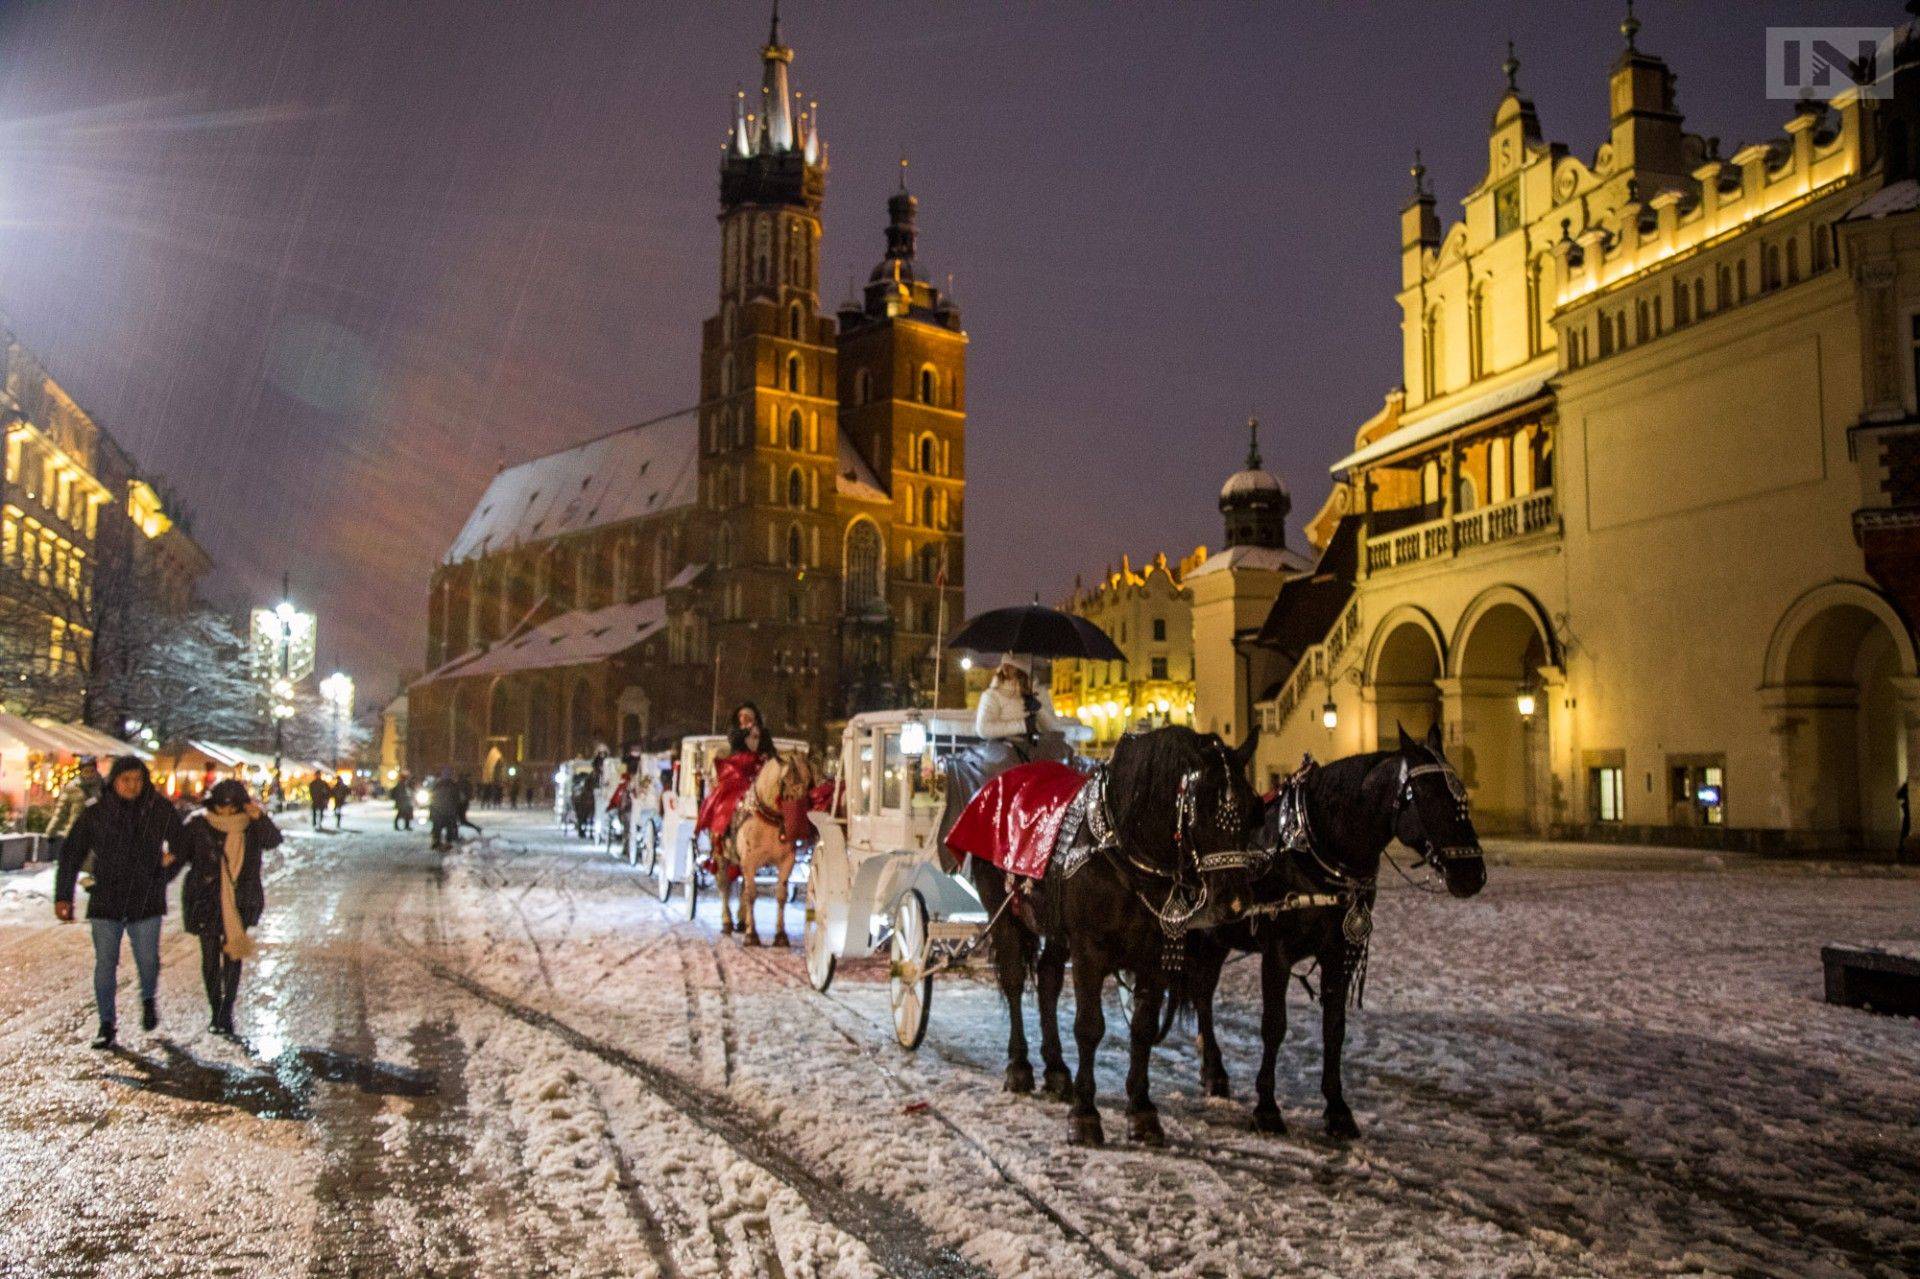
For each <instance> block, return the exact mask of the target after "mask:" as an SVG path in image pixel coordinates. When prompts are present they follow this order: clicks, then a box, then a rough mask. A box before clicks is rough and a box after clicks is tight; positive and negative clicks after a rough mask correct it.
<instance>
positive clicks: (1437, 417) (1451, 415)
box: [1328, 373, 1553, 475]
mask: <svg viewBox="0 0 1920 1279" xmlns="http://www.w3.org/2000/svg"><path fill="white" fill-rule="evenodd" d="M1552 376H1553V375H1552V374H1551V373H1540V374H1535V375H1534V376H1532V377H1524V378H1521V379H1519V380H1518V381H1515V382H1509V383H1507V384H1506V385H1505V386H1503V387H1499V388H1497V389H1495V390H1492V391H1488V392H1487V393H1486V394H1484V395H1476V396H1474V397H1473V398H1472V399H1470V400H1463V401H1461V402H1460V403H1458V404H1456V405H1454V406H1453V407H1452V408H1447V409H1441V410H1440V411H1439V412H1437V413H1435V414H1433V415H1432V416H1431V417H1423V418H1419V419H1417V420H1415V421H1412V422H1407V423H1406V425H1404V426H1402V427H1400V428H1399V429H1398V430H1395V431H1389V432H1388V433H1387V434H1385V435H1383V436H1381V437H1380V438H1379V439H1377V440H1375V441H1374V442H1373V443H1371V444H1369V445H1367V446H1366V447H1365V448H1363V449H1359V450H1356V451H1355V452H1352V453H1349V454H1347V455H1346V456H1345V457H1343V458H1341V459H1340V460H1339V461H1338V462H1335V463H1334V464H1333V465H1332V466H1331V467H1329V468H1328V469H1329V470H1331V471H1332V472H1333V473H1334V474H1335V475H1338V474H1339V473H1340V472H1342V471H1350V470H1352V469H1353V468H1354V467H1356V466H1365V465H1366V464H1367V463H1369V462H1374V461H1378V460H1379V459H1380V458H1383V457H1390V456H1392V455H1393V454H1395V453H1398V452H1399V451H1400V450H1401V449H1405V448H1411V447H1412V446H1413V445H1416V444H1424V443H1426V442H1427V441H1428V440H1433V439H1438V438H1439V437H1440V436H1442V435H1445V434H1446V433H1447V432H1449V431H1451V430H1454V429H1456V428H1458V427H1462V426H1466V425H1468V424H1469V423H1472V422H1475V421H1478V420H1479V419H1480V418H1483V417H1490V416H1492V415H1493V414H1495V413H1498V412H1500V411H1501V410H1503V409H1510V408H1516V407H1518V406H1519V405H1522V404H1525V403H1526V402H1527V401H1529V400H1532V399H1536V398H1539V397H1541V396H1544V395H1547V394H1550V392H1549V391H1548V390H1547V382H1548V381H1549V380H1550V379H1551V378H1552ZM1402 420H1403V421H1404V419H1402Z"/></svg>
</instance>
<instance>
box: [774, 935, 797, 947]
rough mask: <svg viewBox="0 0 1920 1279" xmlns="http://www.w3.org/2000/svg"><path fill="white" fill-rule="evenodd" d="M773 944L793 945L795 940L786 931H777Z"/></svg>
mask: <svg viewBox="0 0 1920 1279" xmlns="http://www.w3.org/2000/svg"><path fill="white" fill-rule="evenodd" d="M773 944H774V945H776V946H791V945H793V942H792V940H791V939H789V938H788V937H787V935H786V934H785V933H775V934H774V935H773Z"/></svg>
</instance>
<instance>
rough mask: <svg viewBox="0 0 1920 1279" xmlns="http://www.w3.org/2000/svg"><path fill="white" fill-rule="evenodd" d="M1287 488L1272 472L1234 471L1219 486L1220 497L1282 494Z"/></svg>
mask: <svg viewBox="0 0 1920 1279" xmlns="http://www.w3.org/2000/svg"><path fill="white" fill-rule="evenodd" d="M1286 491H1287V486H1286V485H1285V484H1282V483H1281V482H1280V477H1279V476H1277V475H1275V474H1274V473H1273V472H1272V471H1235V472H1234V473H1233V474H1232V475H1229V476H1228V477H1227V482H1226V483H1225V484H1222V485H1221V486H1220V496H1221V497H1223V498H1225V497H1233V496H1234V495H1236V494H1239V493H1284V492H1286Z"/></svg>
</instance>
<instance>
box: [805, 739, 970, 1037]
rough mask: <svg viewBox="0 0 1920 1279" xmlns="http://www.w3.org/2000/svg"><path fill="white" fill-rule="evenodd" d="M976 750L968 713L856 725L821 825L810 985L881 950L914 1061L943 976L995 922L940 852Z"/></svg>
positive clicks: (809, 936)
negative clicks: (963, 768) (960, 761)
mask: <svg viewBox="0 0 1920 1279" xmlns="http://www.w3.org/2000/svg"><path fill="white" fill-rule="evenodd" d="M978 741H979V739H978V738H976V737H974V736H973V717H972V715H970V714H968V713H967V712H965V711H920V710H908V711H872V712H868V713H866V714H862V715H856V716H854V718H853V719H852V720H851V721H849V722H848V724H847V727H846V730H845V732H844V733H843V734H842V737H841V747H840V783H839V787H838V796H839V802H837V803H836V804H835V805H834V811H833V812H832V813H814V814H813V823H814V826H815V828H816V830H817V831H818V837H817V839H816V842H815V844H814V852H813V868H812V871H811V873H810V875H809V876H808V880H807V917H806V931H805V934H804V939H803V942H802V946H803V949H804V951H805V954H806V962H807V976H808V978H809V979H810V980H811V981H812V983H813V985H814V988H815V989H817V990H821V991H824V990H826V989H827V987H828V986H830V985H831V984H832V982H833V975H834V969H835V967H836V965H837V964H838V961H839V960H841V959H843V958H856V959H857V958H864V957H865V956H868V955H871V954H873V953H874V952H876V951H878V950H880V949H882V948H884V949H885V950H886V952H887V957H888V967H887V973H888V987H889V990H888V993H889V996H890V998H891V1002H892V1007H893V1026H894V1034H895V1035H896V1036H897V1037H898V1038H899V1040H900V1042H901V1044H902V1045H904V1046H905V1047H907V1048H910V1049H911V1048H917V1047H919V1045H920V1041H921V1039H922V1038H923V1037H924V1036H925V1035H926V1033H927V1013H928V1007H929V1004H930V1002H931V1000H932V997H933V978H934V975H935V974H936V973H937V972H939V971H941V970H942V969H944V968H945V967H947V966H949V965H951V964H952V963H954V962H956V961H957V960H958V959H959V958H961V957H963V955H964V954H965V953H966V952H968V951H970V950H971V949H972V947H973V946H974V945H975V944H976V943H977V939H978V938H979V936H980V935H981V932H982V930H983V929H984V927H985V926H986V924H987V922H988V916H987V912H986V910H985V909H984V908H983V907H982V906H981V904H980V897H979V894H977V893H976V892H975V891H974V888H973V885H972V884H971V883H970V882H968V881H967V880H966V879H965V878H963V877H961V876H959V875H957V874H955V873H954V872H953V871H952V870H950V869H949V868H948V866H949V864H948V863H947V862H946V861H944V860H943V854H942V853H941V850H940V824H941V819H942V816H943V814H944V812H945V809H946V788H947V764H948V761H949V760H951V759H952V758H953V757H954V756H955V755H957V754H959V753H961V752H963V751H966V750H968V749H970V748H971V747H973V746H974V745H976V744H977V743H978ZM842 815H843V816H842Z"/></svg>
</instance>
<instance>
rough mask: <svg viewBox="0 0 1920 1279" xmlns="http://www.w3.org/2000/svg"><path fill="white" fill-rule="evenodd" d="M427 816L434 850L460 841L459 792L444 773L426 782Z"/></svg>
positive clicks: (450, 846)
mask: <svg viewBox="0 0 1920 1279" xmlns="http://www.w3.org/2000/svg"><path fill="white" fill-rule="evenodd" d="M427 817H428V818H429V820H430V823H431V825H432V827H433V847H434V849H435V851H439V850H441V849H446V848H452V847H453V846H454V845H455V844H457V843H459V842H460V792H459V790H458V789H457V788H456V787H455V786H454V784H453V778H451V777H449V776H447V775H446V774H445V773H442V774H441V775H440V776H438V777H436V778H434V779H433V780H432V781H430V782H428V783H427Z"/></svg>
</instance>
